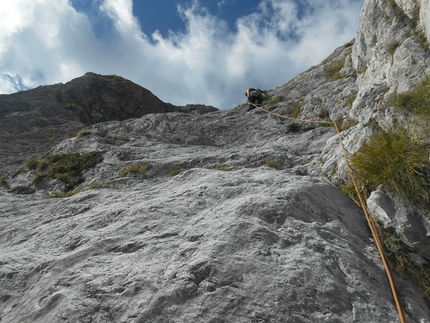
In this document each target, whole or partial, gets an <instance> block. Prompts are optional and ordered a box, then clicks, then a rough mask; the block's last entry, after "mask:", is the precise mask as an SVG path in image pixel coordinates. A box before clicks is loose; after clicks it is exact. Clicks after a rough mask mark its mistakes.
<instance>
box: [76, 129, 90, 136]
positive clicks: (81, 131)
mask: <svg viewBox="0 0 430 323" xmlns="http://www.w3.org/2000/svg"><path fill="white" fill-rule="evenodd" d="M91 134H92V132H91V131H89V130H85V129H82V130H80V131H78V133H77V134H76V137H78V138H82V137H85V136H88V135H91Z"/></svg>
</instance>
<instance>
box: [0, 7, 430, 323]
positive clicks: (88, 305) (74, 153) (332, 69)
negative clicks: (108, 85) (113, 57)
mask: <svg viewBox="0 0 430 323" xmlns="http://www.w3.org/2000/svg"><path fill="white" fill-rule="evenodd" d="M428 10H429V1H427V0H423V1H421V4H418V3H417V2H415V1H408V0H402V1H400V0H399V1H394V0H378V1H365V2H364V5H363V12H362V16H361V18H360V27H359V30H358V32H357V38H356V39H355V40H354V41H352V42H351V43H349V44H346V45H345V46H343V47H341V48H338V49H336V50H335V51H334V53H333V54H332V55H331V56H330V57H328V58H327V59H326V60H325V61H324V62H322V63H321V64H320V65H318V66H315V67H313V68H311V69H310V70H308V71H306V72H305V73H302V74H301V75H298V76H297V77H296V78H294V79H293V80H292V81H290V82H289V83H287V84H285V85H282V86H280V87H278V88H276V89H273V90H272V91H270V94H271V100H269V101H267V102H266V103H265V105H264V108H265V109H267V110H270V111H272V112H274V113H276V115H271V114H266V113H263V112H261V111H259V110H257V109H255V110H252V111H250V112H248V111H247V110H248V109H247V106H246V105H239V106H238V107H236V108H234V109H232V110H229V111H216V110H215V109H213V108H211V107H201V106H188V107H182V108H177V107H172V106H170V105H166V104H164V103H162V102H161V103H160V101H157V100H156V99H155V98H153V97H151V98H152V99H151V100H152V101H151V103H150V104H149V106H150V107H149V108H148V110H147V109H146V108H145V109H143V108H142V109H139V108H138V107H145V103H144V102H145V101H144V100H143V99H142V100H140V101H139V100H138V99H132V94H131V92H133V93H147V92H145V91H146V90H144V89H140V90H139V89H137V88H134V85H131V84H128V85H124V83H122V82H124V81H123V80H122V79H121V78H119V79H116V80H107V79H106V77H101V79H103V82H111V81H112V82H118V80H119V81H120V82H121V83H119V84H121V85H118V86H120V88H119V89H118V88H117V90H115V91H114V92H110V91H108V93H107V94H106V93H104V92H103V91H102V94H99V98H101V99H100V101H98V100H95V101H91V100H89V99H85V100H84V97H86V96H85V95H83V93H100V92H99V91H100V89H101V88H100V87H97V86H95V85H94V84H92V85H88V86H86V87H84V89H85V91H84V90H83V89H82V88H79V86H80V85H79V84H83V83H85V82H79V84H76V83H75V84H73V86H71V87H70V88H68V90H67V91H65V92H64V93H66V94H67V95H69V96H68V97H67V98H66V99H62V100H60V101H55V100H56V99H52V101H53V102H54V104H53V105H54V106H55V104H60V103H61V102H63V103H64V102H66V103H70V104H68V105H67V108H68V109H64V108H65V107H66V106H64V105H63V106H62V109H56V108H54V109H53V110H51V109H50V110H49V111H60V110H61V113H59V114H55V118H57V120H63V121H58V123H55V126H56V127H59V128H60V127H61V125H60V124H61V122H64V125H73V122H76V125H77V126H78V127H84V125H87V127H85V128H84V129H82V130H81V131H80V134H79V135H78V136H74V137H72V138H68V139H66V140H63V141H61V142H60V143H57V144H55V145H54V143H51V144H50V146H49V145H47V146H44V147H40V148H38V149H39V150H38V151H37V152H38V153H42V152H46V151H47V149H48V147H49V148H51V147H52V149H51V150H50V153H49V154H46V155H44V156H41V155H40V154H39V155H37V154H36V152H33V153H32V154H33V155H31V154H29V153H28V152H26V154H23V155H22V157H24V156H27V158H28V157H33V159H30V160H28V161H27V162H26V163H24V164H21V167H20V168H19V169H17V168H18V167H15V170H16V171H13V172H12V171H11V166H12V165H13V164H15V165H16V164H17V160H16V159H11V160H10V163H9V164H6V165H5V166H4V167H3V168H2V169H1V172H2V173H3V174H6V173H8V174H7V175H3V177H2V184H3V185H2V186H1V187H0V210H2V211H1V213H0V217H1V222H2V225H1V226H0V321H1V322H212V323H215V322H294V323H295V322H375V323H376V322H378V323H379V322H398V321H399V319H398V315H397V312H396V307H395V306H394V302H393V297H392V295H391V291H390V288H389V285H388V281H387V278H386V275H385V272H384V270H383V268H382V265H381V260H380V258H379V255H378V253H377V251H376V248H375V246H374V243H373V239H372V237H371V234H370V232H369V229H368V227H367V223H366V221H365V217H364V215H363V212H362V210H361V209H360V208H359V207H358V206H357V205H356V204H355V203H354V202H353V201H352V200H351V199H350V198H348V197H347V196H346V195H345V193H344V192H342V191H341V190H340V189H339V188H338V187H337V186H335V185H334V184H340V183H344V182H345V181H347V180H348V176H347V171H346V166H345V161H344V159H343V157H342V152H341V149H340V147H339V140H338V137H337V135H336V132H335V130H334V129H333V127H327V126H325V125H324V124H318V123H304V122H292V121H290V120H286V119H283V118H282V117H281V116H282V115H285V116H291V115H292V116H298V117H300V118H305V119H312V120H320V121H321V122H323V121H325V120H336V122H337V123H338V124H339V125H340V128H341V130H342V132H341V137H342V140H343V142H344V144H345V148H346V150H347V152H348V154H350V155H353V154H354V153H355V152H357V151H358V150H359V149H360V147H361V146H362V145H363V144H364V143H365V142H366V141H367V140H368V138H370V137H371V136H372V135H373V134H374V133H375V132H377V131H379V129H381V128H390V127H394V126H402V127H404V128H405V129H406V130H407V131H409V132H412V131H413V128H415V129H425V124H424V125H423V124H422V123H419V122H416V120H414V118H413V116H411V115H410V114H408V113H399V112H398V110H396V109H395V108H394V107H393V106H391V103H390V102H391V101H390V97H392V96H393V95H396V93H401V92H402V91H405V90H408V89H412V88H414V86H416V85H417V84H420V82H422V80H423V79H425V78H426V76H429V75H430V70H429V66H430V61H429V57H430V51H429V49H428V46H427V45H426V44H425V42H424V41H423V37H426V38H427V39H429V33H428V22H427V20H426V18H425V17H429V15H430V13H429V12H428ZM410 20H412V23H411V22H410ZM413 22H415V23H413ZM375 39H376V40H375ZM394 40H396V42H395V46H393V45H391V44H392V43H393V41H394ZM88 77H90V78H91V79H93V78H94V77H96V78H97V79H99V78H100V77H99V76H94V75H92V74H87V75H86V76H84V78H88ZM72 82H73V81H72ZM114 86H117V85H116V83H115V85H114ZM129 86H130V88H129ZM54 87H57V86H54ZM130 89H132V91H131V90H130ZM82 91H84V92H82ZM128 91H131V92H128ZM31 93H36V92H31ZM62 93H63V92H62ZM70 93H74V94H73V95H72V94H70ZM112 93H114V94H112ZM121 93H123V94H124V93H127V94H126V95H125V96H122V94H121ZM24 94H25V93H24ZM24 94H21V95H24ZM66 94H63V96H62V98H64V97H65V96H66ZM17 95H18V94H17ZM32 95H33V96H35V95H34V94H32ZM1 100H3V101H2V102H8V103H4V104H3V103H2V104H3V105H1V104H0V107H2V108H1V109H2V110H1V111H3V113H5V110H7V109H10V107H13V109H22V113H24V114H26V115H37V117H36V119H37V120H42V121H38V122H41V123H42V124H39V125H38V126H36V127H33V128H31V129H30V128H28V129H27V128H26V129H23V130H22V131H24V132H23V133H29V132H28V131H33V130H35V129H45V128H46V126H49V124H48V121H49V118H45V116H44V113H45V114H46V112H40V111H42V110H43V109H45V107H46V106H47V105H44V108H35V106H34V107H32V108H27V106H26V105H25V104H23V103H22V101H19V100H15V98H14V97H11V96H7V97H2V98H1ZM1 100H0V101H1ZM50 100H51V99H50ZM64 100H65V101H64ZM133 100H137V101H133ZM90 101H91V102H92V103H89V102H90ZM14 102H18V103H14ZM55 102H56V103H55ZM127 102H137V103H136V106H135V107H136V108H135V109H134V108H126V107H127V104H128V103H127ZM153 103H154V107H152V104H153ZM157 107H158V108H157ZM166 107H167V110H166ZM105 109H106V111H105ZM150 109H154V110H151V111H150ZM157 109H158V110H157ZM163 109H164V110H163ZM142 110H144V111H147V112H166V111H170V113H148V114H146V113H142ZM43 111H44V110H43ZM103 111H105V112H103ZM109 111H110V112H109ZM124 111H126V113H125V112H124ZM137 111H139V113H142V115H133V113H137ZM16 112H17V111H16V110H15V112H13V113H11V112H10V111H9V112H8V114H7V115H5V114H3V115H1V116H0V117H1V119H0V120H1V122H2V124H3V122H5V124H6V123H7V124H8V127H9V128H8V129H9V130H8V133H7V136H8V137H7V138H9V140H10V142H11V143H13V142H14V140H17V139H16V138H18V139H22V138H20V137H19V136H20V135H22V133H15V134H14V133H13V131H14V129H15V128H16V124H15V126H14V124H13V123H12V121H10V120H13V118H15V117H16V116H18V117H19V116H20V113H21V112H20V113H16ZM184 112H187V113H184ZM50 113H51V112H50ZM125 114H127V116H126V115H125ZM100 115H101V116H102V118H103V119H102V120H99V119H97V120H96V119H94V118H95V116H97V117H100ZM10 118H12V119H10ZM113 119H118V120H116V121H114V120H113ZM15 120H18V119H15ZM47 120H48V121H47ZM107 120H111V121H107ZM98 121H104V122H98ZM56 122H57V121H56ZM25 126H28V125H27V124H25ZM17 129H18V128H17ZM29 129H30V130H29ZM16 132H19V131H16ZM4 135H5V134H4ZM5 136H6V135H5ZM45 136H48V134H45ZM27 138H28V137H27ZM41 138H43V136H42V137H41ZM59 138H61V136H59ZM422 138H423V140H425V139H426V137H425V136H423V137H422ZM35 140H36V139H35ZM24 141H25V140H24ZM2 142H3V141H2ZM10 149H11V148H10V147H9V146H6V145H5V144H2V153H3V154H5V155H6V154H7V152H8V151H9V152H10V151H11V150H10ZM22 157H21V158H22ZM16 166H18V165H16ZM333 183H334V184H333ZM48 197H51V198H48ZM368 205H369V209H370V210H371V212H372V214H373V215H375V216H377V217H378V218H379V220H380V221H381V223H382V224H383V225H385V226H386V227H387V228H391V229H393V230H394V231H396V232H397V234H399V235H400V236H401V237H402V238H404V239H405V240H406V241H407V243H408V245H409V247H410V248H411V249H410V250H409V251H408V252H409V255H408V256H409V257H410V258H411V259H414V261H415V263H419V264H420V266H421V267H420V268H422V270H423V271H425V270H428V268H429V266H428V263H427V259H430V254H429V248H428V246H429V245H430V243H429V241H428V236H430V235H429V234H428V232H429V231H428V230H429V229H430V225H429V221H428V220H427V218H425V217H424V216H423V214H424V213H425V212H423V210H421V209H417V208H415V207H413V206H411V205H408V204H407V203H405V201H403V200H402V198H400V197H399V196H397V195H396V194H395V192H390V191H387V190H385V188H384V187H380V188H378V189H377V190H376V191H374V192H373V193H372V195H371V197H370V198H369V200H368ZM396 278H397V279H396V280H397V287H398V289H399V292H400V298H401V301H402V305H403V307H404V309H405V311H406V316H407V319H408V322H409V323H412V322H420V323H421V322H430V310H429V306H428V305H429V303H428V300H427V299H426V298H425V297H424V294H423V292H424V290H423V289H422V288H420V286H417V285H416V284H414V283H413V282H412V279H411V278H410V277H408V276H407V275H403V276H402V277H400V275H397V276H396ZM421 287H422V286H421ZM424 287H427V286H424Z"/></svg>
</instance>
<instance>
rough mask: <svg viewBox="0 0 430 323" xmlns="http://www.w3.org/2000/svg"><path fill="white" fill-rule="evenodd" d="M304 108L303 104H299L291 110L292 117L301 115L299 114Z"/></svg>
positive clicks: (295, 117)
mask: <svg viewBox="0 0 430 323" xmlns="http://www.w3.org/2000/svg"><path fill="white" fill-rule="evenodd" d="M301 110H302V106H301V105H298V106H297V107H296V108H295V109H294V110H293V112H291V115H290V117H291V118H294V119H297V117H298V116H299V114H300V111H301Z"/></svg>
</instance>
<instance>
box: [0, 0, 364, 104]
mask: <svg viewBox="0 0 430 323" xmlns="http://www.w3.org/2000/svg"><path fill="white" fill-rule="evenodd" d="M362 5H363V0H300V1H299V0H211V1H210V0H38V1H34V0H14V1H4V2H3V3H2V4H0V93H13V92H16V91H19V90H25V89H29V88H33V87H36V86H39V85H46V84H54V83H60V82H62V83H65V82H67V81H69V80H71V79H73V78H76V77H79V76H82V75H83V74H85V73H86V72H89V71H91V72H95V73H99V74H103V75H108V74H117V75H121V76H123V77H125V78H128V79H130V80H131V81H133V82H135V83H137V84H140V85H141V86H143V87H145V88H147V89H149V90H150V91H151V92H153V93H154V94H155V95H157V96H158V97H159V98H160V99H161V100H163V101H165V102H170V103H173V104H176V105H185V104H187V103H203V104H208V105H214V106H216V107H218V108H221V109H231V108H233V107H234V106H235V105H237V104H239V103H242V102H243V101H244V96H243V90H244V89H245V88H247V87H260V88H265V89H271V88H275V87H277V86H279V85H281V84H284V83H286V82H288V81H289V80H290V79H291V78H293V77H294V76H295V75H297V74H298V73H300V72H302V71H304V70H306V69H308V68H309V67H310V66H312V65H316V64H318V63H320V62H321V61H322V60H323V59H324V58H326V57H327V56H328V55H329V54H330V53H331V52H332V51H333V50H334V49H335V48H336V47H338V46H341V45H343V44H345V43H346V42H348V41H350V40H351V39H353V38H354V37H355V33H356V29H357V25H358V20H359V14H360V11H361V7H362Z"/></svg>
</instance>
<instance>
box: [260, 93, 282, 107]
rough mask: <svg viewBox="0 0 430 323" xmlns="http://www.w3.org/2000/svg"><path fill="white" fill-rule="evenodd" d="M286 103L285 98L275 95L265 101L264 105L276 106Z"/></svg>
mask: <svg viewBox="0 0 430 323" xmlns="http://www.w3.org/2000/svg"><path fill="white" fill-rule="evenodd" d="M282 101H284V97H283V96H282V95H275V96H273V97H271V98H270V99H268V100H265V101H263V103H262V104H263V105H269V104H276V103H279V102H282Z"/></svg>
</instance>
